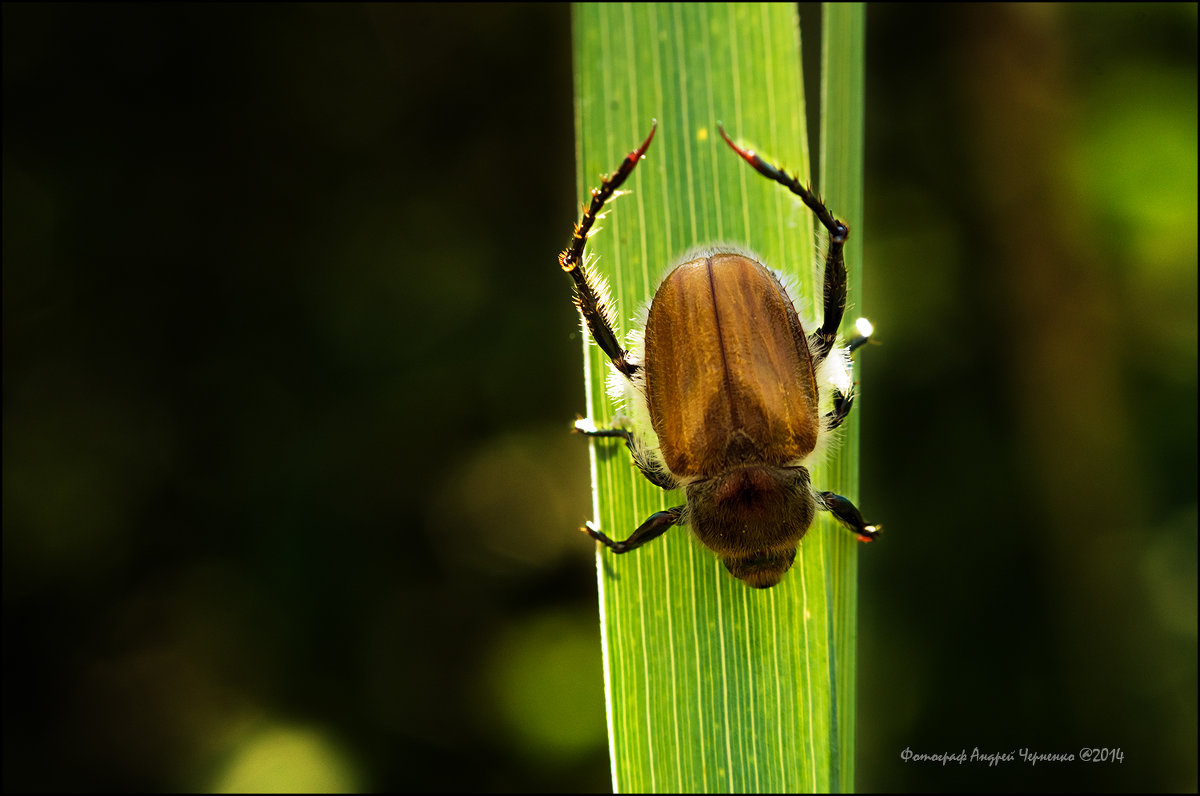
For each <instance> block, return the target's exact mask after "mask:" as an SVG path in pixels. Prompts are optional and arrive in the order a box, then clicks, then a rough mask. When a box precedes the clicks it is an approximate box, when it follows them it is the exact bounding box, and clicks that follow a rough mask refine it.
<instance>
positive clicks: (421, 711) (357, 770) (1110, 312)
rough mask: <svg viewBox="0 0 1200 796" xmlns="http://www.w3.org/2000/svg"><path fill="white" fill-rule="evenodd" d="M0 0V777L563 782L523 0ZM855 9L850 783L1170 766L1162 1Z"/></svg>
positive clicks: (1182, 59) (542, 148) (1191, 650)
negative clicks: (264, 2) (858, 246)
mask: <svg viewBox="0 0 1200 796" xmlns="http://www.w3.org/2000/svg"><path fill="white" fill-rule="evenodd" d="M818 13H819V12H818V9H816V8H814V7H811V6H805V7H804V8H803V15H804V25H805V46H806V47H807V48H808V49H807V55H809V56H813V55H815V47H816V43H817V41H816V39H814V38H813V34H814V33H816V32H817V31H818V30H819V27H818V26H817V25H818V19H819V17H818V16H817V14H818ZM3 23H4V25H3V44H4V52H3V62H4V71H3V79H4V108H3V109H4V124H3V155H4V172H3V183H4V194H3V199H4V205H3V213H4V225H3V255H4V262H3V323H4V326H3V332H4V340H3V346H4V370H3V376H4V379H3V401H4V420H3V422H4V425H3V522H4V535H3V537H4V651H3V655H4V742H3V743H4V774H3V780H4V787H5V790H10V791H11V790H142V791H145V790H150V791H154V790H159V789H163V790H205V789H220V790H262V789H284V790H339V789H341V790H347V789H349V790H353V789H359V790H401V791H414V790H432V791H457V790H499V791H504V790H516V791H557V790H562V791H585V790H604V789H607V788H609V787H610V780H609V775H608V760H607V751H606V746H605V744H606V739H605V725H604V714H603V691H602V684H601V673H600V644H599V631H598V627H597V608H596V601H595V591H596V586H595V574H594V559H593V552H594V551H593V546H592V545H591V544H589V543H588V542H587V540H586V539H585V538H584V537H582V536H581V535H579V534H577V533H575V532H574V530H573V529H574V528H575V527H577V526H578V525H579V524H580V523H582V521H584V520H585V519H587V518H588V517H589V513H590V505H591V504H590V499H589V493H588V483H587V455H586V448H585V445H584V444H583V442H582V441H581V440H579V439H577V438H572V437H571V436H570V435H569V434H567V433H566V431H567V429H568V428H569V426H570V423H571V421H572V420H573V419H574V416H575V413H576V412H578V411H580V410H582V408H583V405H584V397H583V385H582V379H581V377H580V374H581V368H580V365H581V351H580V349H581V340H580V333H579V322H578V320H577V318H576V316H575V313H574V309H573V308H572V306H571V302H570V294H571V289H570V282H569V280H568V279H567V278H566V277H565V276H564V275H563V274H562V273H561V272H560V271H559V269H558V267H557V264H556V261H555V256H556V254H557V252H558V250H559V248H560V247H561V246H562V245H563V244H564V243H565V242H566V241H567V239H568V237H569V234H570V230H571V224H572V222H573V221H574V220H575V217H576V213H577V208H578V203H579V201H580V199H581V198H582V193H581V191H580V190H579V188H578V187H577V186H576V185H574V184H573V176H572V175H573V174H574V166H573V160H572V159H573V156H574V155H573V153H574V146H573V143H572V135H573V130H572V118H573V114H572V105H571V95H570V91H571V56H570V27H569V26H570V14H569V9H568V8H567V7H566V6H560V5H537V6H509V5H486V6H445V7H437V6H356V5H337V6H321V5H318V6H312V5H269V6H227V5H219V6H194V5H189V6H175V5H163V6H157V5H137V6H128V5H123V6H105V5H83V6H63V5H12V4H6V5H5V6H4V7H3ZM868 36H869V40H868V45H869V46H868V54H869V55H868V58H869V60H868V96H867V119H868V129H867V186H866V198H867V205H866V213H867V221H866V223H865V224H864V225H863V226H864V229H862V230H860V231H861V232H862V233H863V236H864V237H860V238H858V239H859V240H864V238H865V243H864V245H865V256H866V261H867V275H866V287H865V296H862V297H852V298H851V301H855V302H860V307H861V308H862V309H863V310H864V311H865V312H866V314H868V315H869V316H870V317H871V318H872V319H873V320H874V321H875V323H876V327H877V329H878V332H877V337H878V339H879V341H880V342H881V345H877V346H873V347H871V348H870V349H869V350H866V351H864V352H862V355H861V356H860V362H861V363H862V368H861V372H860V377H861V379H862V388H861V389H862V393H861V398H860V404H859V405H858V406H859V408H860V409H861V413H862V414H861V417H862V429H863V434H862V445H863V462H864V470H863V473H862V477H863V487H862V499H861V501H860V503H861V505H862V506H863V508H864V511H867V510H868V509H869V512H868V513H869V515H870V516H871V517H872V518H877V519H879V520H880V521H882V522H883V523H884V524H885V525H886V526H887V529H888V535H887V536H886V538H885V539H884V540H883V541H882V542H881V543H879V544H877V545H873V546H871V547H870V548H864V549H863V551H862V555H861V557H860V558H861V595H860V610H861V624H860V628H859V634H860V635H859V638H860V654H859V665H860V671H859V680H860V694H859V700H858V703H859V719H858V722H859V751H858V784H859V787H860V789H864V790H875V789H884V790H932V791H958V790H985V791H1008V790H1079V791H1091V790H1106V791H1113V790H1115V791H1123V790H1143V789H1144V790H1147V791H1156V790H1168V791H1188V790H1193V791H1194V790H1195V789H1196V787H1197V764H1196V759H1197V757H1196V744H1197V737H1196V735H1197V731H1196V727H1197V713H1196V699H1197V695H1196V683H1197V671H1196V623H1197V619H1196V603H1197V600H1196V564H1197V558H1196V526H1197V512H1196V478H1197V459H1196V441H1197V427H1196V417H1197V403H1196V396H1197V393H1196V368H1197V356H1196V354H1197V347H1196V343H1197V326H1196V318H1197V315H1196V310H1197V306H1196V304H1197V284H1196V276H1197V241H1196V227H1197V223H1196V217H1197V207H1196V204H1197V201H1196V200H1197V179H1196V168H1197V167H1196V163H1197V137H1196V127H1197V110H1196V96H1197V85H1196V42H1197V14H1196V6H1195V5H1194V4H1189V5H1151V4H1136V5H1132V4H1131V5H1105V6H1091V5H1070V6H1058V5H1055V6H1026V5H1021V6H975V5H971V6H958V5H938V6H931V7H919V6H918V7H911V6H880V7H874V8H872V9H871V11H870V14H869V17H868ZM813 77H814V76H813V75H809V78H810V81H811V79H812V78H813ZM810 84H811V83H810ZM815 100H816V98H815V96H814V97H813V98H812V101H813V102H814V103H815ZM661 121H662V123H663V124H669V123H670V120H668V119H663V120H661ZM634 143H636V142H634ZM781 154H784V153H781ZM615 165H616V164H614V166H615ZM632 187H633V188H634V189H636V185H634V186H632ZM828 198H829V199H830V202H831V204H832V205H833V206H834V207H835V209H836V197H828ZM617 212H620V211H619V209H618V210H617ZM692 243H700V241H690V242H688V244H689V245H691V244H692ZM749 243H751V244H752V242H749ZM685 248H686V247H685ZM666 265H667V264H665V263H664V267H665V266H666ZM976 747H978V748H979V749H980V751H981V752H984V753H995V752H1002V753H1007V752H1011V751H1014V750H1017V749H1020V748H1022V747H1026V748H1029V749H1031V750H1034V751H1037V752H1042V753H1077V752H1078V750H1079V749H1081V748H1085V747H1109V748H1111V747H1119V748H1120V749H1121V750H1122V751H1123V753H1124V761H1123V762H1122V763H1119V764H1111V763H1110V764H1084V763H1079V762H1076V763H1043V764H1039V765H1038V766H1036V767H1030V766H1028V765H1027V764H1023V763H1021V762H1019V760H1018V762H1014V763H1006V764H1002V765H1000V766H996V767H988V766H986V765H982V764H965V765H949V766H944V767H943V766H940V765H936V764H918V763H913V762H907V763H906V762H904V761H903V760H902V759H901V752H903V750H905V749H906V748H909V749H911V750H912V751H913V752H916V753H927V754H929V753H941V752H958V751H959V750H961V749H964V748H965V749H966V751H967V752H968V754H969V753H970V752H971V751H972V750H973V749H974V748H976Z"/></svg>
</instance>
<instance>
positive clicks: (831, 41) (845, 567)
mask: <svg viewBox="0 0 1200 796" xmlns="http://www.w3.org/2000/svg"><path fill="white" fill-rule="evenodd" d="M866 18H867V11H866V6H865V5H863V4H861V3H826V4H825V6H824V7H823V13H822V15H821V27H822V30H821V157H820V179H819V184H820V186H821V190H822V192H823V193H824V195H825V196H826V197H828V198H829V199H830V201H831V202H836V203H835V208H836V209H835V212H836V213H838V214H839V218H841V219H842V220H843V221H845V222H846V224H847V225H848V226H849V227H850V235H851V237H850V243H849V244H848V245H847V246H846V270H847V273H848V280H847V281H848V285H847V290H848V291H849V301H848V302H847V308H846V309H847V312H846V320H845V321H844V322H843V329H844V330H845V332H844V333H849V332H850V329H851V328H852V325H853V323H854V321H855V320H856V319H857V318H858V316H859V315H860V314H862V313H861V309H862V307H861V297H862V264H863V256H862V253H863V226H862V218H863V135H864V129H865V128H864V122H863V118H864V97H865V94H866V90H865V71H866V69H865V68H866V58H865V55H864V53H865V49H866ZM857 359H859V362H858V363H856V367H857V376H858V377H859V378H861V376H862V372H861V367H862V366H861V360H862V359H865V357H857ZM863 405H864V401H862V400H861V399H860V400H859V401H858V402H857V410H856V412H854V413H852V414H851V415H850V417H849V418H848V419H847V421H846V422H845V423H844V424H843V426H842V432H841V433H842V444H841V450H840V453H841V455H840V457H839V458H838V460H837V462H836V463H835V464H836V466H835V468H834V470H833V472H832V473H831V474H830V475H831V480H830V481H829V482H828V483H830V484H832V486H829V487H828V488H829V489H830V490H832V491H835V492H837V493H838V494H840V495H845V496H846V497H848V498H850V499H851V500H852V501H854V502H856V503H857V501H858V434H859V426H858V416H859V413H861V412H862V410H863ZM833 566H834V567H835V572H836V575H835V578H836V579H837V582H839V583H840V584H842V586H841V588H838V589H836V590H835V593H834V628H835V641H834V646H835V648H836V649H837V650H838V652H839V654H840V656H841V657H840V658H839V661H838V666H837V669H836V671H835V672H834V683H835V686H836V688H837V693H838V700H837V706H836V708H837V718H838V723H839V725H840V726H841V727H843V728H845V731H844V732H842V733H840V734H839V748H838V749H836V750H835V753H836V754H837V755H839V757H840V765H839V766H838V768H839V770H840V771H841V774H842V781H841V782H840V783H839V785H838V786H837V787H838V789H839V790H845V791H848V790H853V788H854V726H855V725H854V716H855V708H856V702H855V674H856V672H857V669H858V667H857V658H856V653H857V649H858V641H857V632H856V631H857V628H858V588H857V583H858V581H857V577H858V547H857V545H856V544H855V543H854V542H853V541H847V540H844V539H843V540H842V542H841V543H840V544H838V545H837V549H836V552H835V554H834V560H833Z"/></svg>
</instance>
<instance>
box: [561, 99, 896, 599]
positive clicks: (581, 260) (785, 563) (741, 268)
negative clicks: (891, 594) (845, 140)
mask: <svg viewBox="0 0 1200 796" xmlns="http://www.w3.org/2000/svg"><path fill="white" fill-rule="evenodd" d="M718 129H719V130H720V133H721V137H722V138H723V139H724V140H725V143H726V144H728V145H729V147H730V148H732V149H733V151H734V152H736V153H737V154H738V155H740V156H741V158H742V159H743V160H745V161H746V162H747V163H749V164H750V165H751V166H752V167H753V168H754V169H755V170H756V171H757V172H758V173H759V174H761V175H762V176H764V177H766V178H767V179H770V180H772V181H774V182H776V183H779V184H780V185H782V186H783V187H785V188H787V189H788V190H789V191H791V192H792V193H793V194H795V195H796V196H797V197H799V198H800V201H802V202H803V203H804V204H805V205H806V206H807V207H808V208H809V209H810V210H811V211H812V212H813V213H814V214H815V216H816V218H817V220H818V221H819V222H820V223H821V226H822V227H824V229H825V230H826V232H827V234H828V247H827V249H826V254H825V273H824V307H823V317H822V321H821V325H820V326H819V327H817V328H816V329H815V330H814V331H813V332H811V333H806V332H805V330H804V327H803V325H802V324H801V321H800V317H799V314H798V313H797V311H796V307H795V305H794V304H793V303H792V300H791V299H790V298H789V297H788V293H787V290H786V288H785V287H784V282H783V279H782V278H781V276H780V275H778V274H776V273H775V272H773V271H771V270H769V269H768V268H766V267H765V266H764V265H762V264H761V263H760V262H758V260H757V259H756V257H755V256H754V255H753V254H751V253H749V252H745V251H740V250H737V249H735V248H733V247H729V246H716V247H708V248H704V249H699V250H693V251H692V252H690V253H689V254H688V255H685V256H684V258H683V261H682V262H680V263H679V264H678V265H676V266H675V268H674V269H672V270H671V271H670V272H669V273H668V274H667V276H666V277H665V278H664V279H663V281H662V282H661V284H660V285H659V287H658V289H657V290H656V292H655V294H654V297H653V299H652V301H651V303H650V307H649V311H648V313H647V315H646V322H645V331H644V334H643V335H642V336H641V337H640V339H639V337H638V336H637V334H636V333H634V334H631V335H630V338H629V340H630V345H629V347H628V348H626V347H625V346H624V345H622V342H621V340H620V339H619V338H618V335H617V333H616V331H615V330H614V323H613V320H614V317H615V315H614V312H613V310H612V303H611V301H610V300H609V298H608V295H609V294H608V287H607V284H606V283H605V282H604V280H603V278H602V277H601V276H600V275H599V274H597V273H596V271H595V270H594V269H593V268H592V267H591V266H590V264H589V263H588V262H587V258H586V257H585V253H584V251H585V247H586V245H587V239H588V236H589V234H590V233H591V232H592V231H593V229H592V227H593V225H594V224H595V222H596V220H597V219H598V218H600V217H601V216H602V211H603V209H604V206H605V203H606V202H608V201H609V200H610V199H611V198H613V197H614V196H617V195H620V192H619V191H618V189H619V188H620V187H621V185H622V184H623V183H624V182H625V180H626V179H627V178H628V177H629V175H630V174H631V173H632V172H633V170H634V168H635V167H636V166H637V164H638V162H639V161H641V160H642V158H643V157H644V156H645V154H646V150H647V149H649V147H650V143H651V141H653V140H654V134H655V132H657V130H658V122H657V121H655V122H654V123H653V125H652V127H651V129H650V134H649V135H648V136H647V137H646V140H645V141H643V142H642V145H641V146H639V147H638V148H637V149H635V150H633V151H632V152H631V153H630V154H629V155H628V156H626V158H625V159H624V160H623V161H622V162H621V165H620V167H619V168H618V169H617V171H616V172H615V173H614V174H612V175H611V176H603V177H602V178H601V183H600V187H599V188H595V189H593V190H592V192H591V203H590V204H589V205H587V206H586V207H584V208H582V211H583V215H582V218H581V219H580V220H579V222H578V223H576V225H575V231H574V235H573V237H572V239H571V243H570V245H568V246H567V248H566V249H564V250H563V252H562V253H561V254H560V255H559V265H560V266H561V267H562V269H563V270H564V271H566V272H567V273H568V274H570V275H571V277H572V279H573V280H574V282H575V304H576V306H577V307H578V309H579V312H580V314H581V315H582V317H583V322H584V324H585V325H586V327H587V329H588V330H589V332H590V333H591V336H592V339H593V340H594V341H595V342H596V344H597V345H598V346H599V347H600V349H601V350H602V351H603V352H604V353H605V355H606V356H607V357H608V358H609V360H610V362H611V363H612V367H613V374H612V378H610V392H612V393H613V394H614V397H616V396H623V397H624V399H625V402H626V405H627V407H628V408H629V410H630V411H631V412H632V414H633V420H634V421H635V422H634V429H633V430H632V431H631V430H629V429H628V428H621V427H617V428H609V429H596V428H592V427H589V424H587V423H586V422H585V421H581V422H579V423H577V424H576V429H575V430H576V431H578V432H579V433H582V434H585V435H587V436H590V437H612V438H619V439H622V440H624V442H625V445H626V447H627V448H628V449H629V451H630V453H631V454H632V457H633V462H634V464H635V465H636V466H637V467H638V469H639V470H641V472H642V474H643V475H645V477H646V478H647V479H648V480H649V481H650V482H651V483H652V484H654V485H655V486H658V487H661V488H662V489H665V490H672V489H683V490H684V492H685V494H686V497H687V502H686V504H685V505H683V506H676V507H674V508H669V509H666V510H664V511H659V512H656V513H654V514H652V515H651V516H650V517H649V518H648V519H647V520H646V521H645V522H643V523H642V524H641V525H640V526H639V527H638V528H637V529H636V530H634V531H633V533H632V534H631V535H630V536H629V538H627V539H625V540H624V541H615V540H613V539H610V538H609V537H608V536H607V535H605V534H604V533H603V532H601V531H600V530H599V529H598V528H596V527H595V526H593V525H592V524H591V523H588V524H587V525H586V526H585V527H584V528H582V529H581V530H583V531H584V532H586V533H587V534H588V535H590V536H591V537H592V538H594V539H596V540H597V541H599V542H600V543H602V544H603V545H604V546H605V547H607V548H608V549H610V550H612V551H613V552H614V553H627V552H629V551H631V550H636V549H637V548H639V547H641V546H642V545H644V544H646V543H647V542H649V541H651V540H652V539H655V538H657V537H658V536H661V535H662V534H663V533H664V532H666V531H667V529H669V528H670V527H672V526H674V525H683V524H686V525H689V526H691V529H692V532H693V533H694V534H695V536H696V538H697V539H699V541H700V542H702V543H703V544H704V545H705V546H706V547H708V548H709V549H711V550H712V551H713V552H714V553H716V554H717V556H718V557H719V558H720V559H721V561H722V562H723V563H724V565H725V568H726V569H727V570H728V571H729V572H730V573H731V574H732V575H733V576H734V577H736V578H738V579H739V580H741V581H743V582H745V583H746V584H748V585H750V586H752V587H755V588H760V589H762V588H769V587H771V586H774V585H775V584H777V583H779V581H780V580H781V579H782V578H783V576H784V574H785V573H786V572H787V571H788V569H789V568H790V567H791V565H792V562H793V561H794V560H795V557H796V551H797V549H798V547H799V544H800V540H801V538H803V536H804V534H805V532H806V531H807V530H808V528H809V527H810V526H811V525H812V522H813V519H814V517H815V515H816V512H817V511H820V510H825V511H829V512H831V513H832V514H833V516H834V517H835V518H837V519H838V520H839V521H840V522H841V523H842V524H843V525H845V526H846V527H847V528H849V529H850V530H851V531H853V532H854V533H855V534H857V536H858V538H859V539H860V540H861V541H864V542H869V541H872V540H874V539H876V538H877V537H878V536H879V532H880V526H879V525H872V524H868V523H867V522H866V521H865V520H864V519H863V516H862V514H861V513H860V512H859V510H858V509H857V508H856V507H855V506H854V504H853V503H851V502H850V501H849V500H848V499H847V498H845V497H842V496H841V495H836V494H834V493H832V492H822V491H819V490H817V489H815V488H814V487H813V486H812V484H811V482H810V476H809V470H808V468H807V466H806V464H808V463H810V462H811V459H812V458H813V455H814V453H815V452H817V451H819V450H820V448H821V446H822V442H823V438H826V437H827V435H829V434H830V432H832V431H833V430H834V429H836V428H837V427H838V426H840V425H841V424H842V422H843V421H844V420H845V419H846V416H847V415H848V414H849V412H850V407H851V405H852V404H853V402H854V396H853V393H852V385H853V382H852V379H851V376H850V372H851V360H850V355H851V354H852V353H853V352H854V350H855V349H857V348H859V347H860V346H862V345H863V344H865V343H866V342H867V339H868V336H869V334H870V331H869V324H868V325H867V326H866V327H863V326H862V324H861V323H860V329H859V335H858V336H857V337H855V338H853V339H851V340H850V341H848V342H847V343H845V344H841V345H839V342H838V327H839V326H840V325H841V322H842V315H843V314H844V312H845V307H846V264H845V259H844V256H843V250H844V247H845V245H846V240H847V238H848V237H849V228H848V227H847V226H846V224H845V222H843V221H840V220H838V219H837V218H836V217H835V216H834V215H833V214H832V213H831V212H830V211H829V210H828V209H827V208H826V207H825V205H824V203H823V202H822V201H821V199H820V197H818V196H817V195H816V194H815V193H814V192H813V191H812V190H811V189H810V188H808V187H805V186H803V185H801V184H800V182H799V181H797V180H796V178H794V177H792V176H791V175H789V174H788V173H787V172H785V171H784V170H783V169H781V168H778V167H776V166H773V165H771V164H770V163H768V162H766V161H765V160H763V159H762V158H761V157H759V156H758V155H757V154H756V153H755V152H754V151H753V150H747V149H743V148H742V147H740V146H738V145H737V144H735V143H734V142H733V140H732V139H731V138H730V137H729V136H728V135H727V134H726V133H725V130H724V128H723V127H722V126H721V125H718ZM826 388H827V389H828V390H829V395H828V400H827V401H826V402H825V403H824V404H822V397H823V396H822V393H823V391H824V390H825V389H826ZM824 407H827V408H824ZM647 421H648V426H649V428H648V429H647V428H646V426H647Z"/></svg>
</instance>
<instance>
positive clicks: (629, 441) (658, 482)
mask: <svg viewBox="0 0 1200 796" xmlns="http://www.w3.org/2000/svg"><path fill="white" fill-rule="evenodd" d="M571 430H572V431H574V432H575V433H576V434H582V435H583V436H585V437H618V438H620V439H623V440H625V447H626V448H628V449H629V455H630V456H632V457H633V463H634V464H636V465H637V468H638V469H639V470H641V471H642V475H644V476H646V480H647V481H649V482H650V483H652V484H654V485H655V486H656V487H658V488H659V489H667V490H670V489H675V488H676V487H677V486H678V484H676V483H675V479H673V478H670V477H668V476H667V474H665V473H663V472H662V471H660V470H658V469H657V468H655V467H654V465H653V464H651V463H650V461H649V460H648V459H647V458H646V457H645V456H644V455H642V453H641V451H640V450H639V448H638V446H637V444H636V443H634V441H633V434H631V433H630V432H628V431H626V430H625V429H623V428H597V429H585V428H580V427H579V426H578V425H576V426H574V427H572V429H571Z"/></svg>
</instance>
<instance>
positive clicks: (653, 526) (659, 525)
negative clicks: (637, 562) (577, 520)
mask: <svg viewBox="0 0 1200 796" xmlns="http://www.w3.org/2000/svg"><path fill="white" fill-rule="evenodd" d="M683 509H684V507H683V506H676V507H675V508H673V509H667V510H666V511H656V512H654V513H653V514H651V515H650V517H649V519H647V520H646V521H645V522H643V523H642V524H641V525H639V526H638V528H637V530H636V531H634V532H633V533H632V534H630V535H629V538H628V539H626V540H625V541H623V542H618V541H613V540H612V539H609V538H608V537H607V536H605V535H604V533H603V532H601V531H600V529H598V528H596V527H595V526H594V525H592V524H591V523H590V522H589V523H588V524H587V525H585V526H584V527H583V528H581V529H580V530H582V531H583V532H584V533H586V534H587V535H588V536H590V537H592V538H593V539H595V540H596V541H597V542H600V543H601V544H603V545H604V546H605V547H607V548H608V549H609V550H612V551H613V552H614V553H628V552H629V551H630V550H636V549H638V548H639V547H641V546H642V545H644V544H645V543H646V542H649V541H650V540H652V539H657V538H658V537H660V536H662V535H663V534H664V533H666V531H667V529H668V528H670V527H671V526H672V525H676V524H678V523H679V519H680V517H682V516H683Z"/></svg>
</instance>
